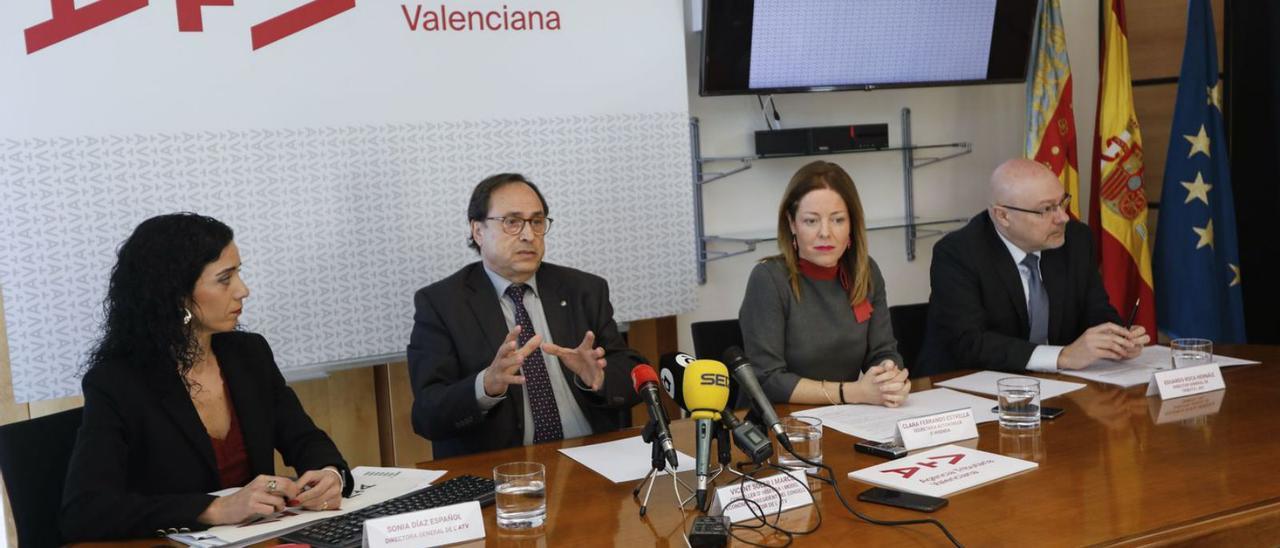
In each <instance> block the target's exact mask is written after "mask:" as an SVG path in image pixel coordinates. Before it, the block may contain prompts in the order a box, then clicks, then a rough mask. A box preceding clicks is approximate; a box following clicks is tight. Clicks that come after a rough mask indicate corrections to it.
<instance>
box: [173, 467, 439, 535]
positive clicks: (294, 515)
mask: <svg viewBox="0 0 1280 548" xmlns="http://www.w3.org/2000/svg"><path fill="white" fill-rule="evenodd" d="M443 475H445V472H444V471H443V470H418V469H415V468H380V467H374V466H357V467H356V468H355V470H352V471H351V476H352V477H353V478H355V484H356V485H355V489H354V490H353V491H352V492H351V496H350V497H347V498H344V499H342V509H341V510H326V511H311V510H303V509H301V508H286V509H284V510H282V511H280V512H277V513H275V514H274V515H271V516H265V517H264V518H263V519H260V520H257V521H254V522H252V523H249V524H247V525H246V524H239V525H219V526H217V527H213V528H210V529H208V530H206V531H200V532H196V533H179V534H175V535H169V538H170V539H173V540H176V541H178V542H181V543H183V544H186V545H188V546H195V547H199V548H205V547H213V546H221V547H226V548H234V547H237V546H248V545H250V544H255V543H258V542H262V541H264V540H268V539H273V538H276V537H278V536H281V535H284V534H287V533H289V532H290V531H294V530H297V529H301V528H302V527H303V526H305V525H307V524H309V523H311V522H313V521H320V520H323V519H329V518H331V517H334V516H340V515H342V514H346V513H348V512H354V511H356V510H359V509H361V508H364V507H366V506H371V505H374V504H377V503H379V502H383V501H386V500H390V499H393V498H396V497H398V496H400V495H403V494H406V493H410V492H413V491H417V490H418V489H422V488H423V487H426V486H428V485H431V482H433V481H435V480H437V479H440V477H441V476H443ZM238 490H240V488H239V487H233V488H231V489H224V490H222V491H214V492H213V493H209V494H210V495H215V496H224V495H229V494H231V493H235V492H236V491H238Z"/></svg>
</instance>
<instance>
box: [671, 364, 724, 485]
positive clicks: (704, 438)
mask: <svg viewBox="0 0 1280 548" xmlns="http://www.w3.org/2000/svg"><path fill="white" fill-rule="evenodd" d="M683 381H684V382H683V383H682V384H683V388H684V403H685V409H688V410H689V416H690V417H692V418H693V420H694V424H695V429H696V431H697V446H698V451H697V464H696V467H695V473H696V474H697V478H698V485H697V489H696V490H695V491H694V495H695V497H696V500H697V502H698V509H700V510H701V509H704V508H706V502H707V477H708V476H709V475H710V473H709V470H708V468H709V466H710V460H711V437H712V432H711V429H712V425H713V424H714V423H715V422H716V421H718V420H720V411H721V410H723V409H724V407H725V405H726V404H728V403H729V370H728V368H726V367H725V366H724V364H723V363H720V362H718V361H715V360H695V361H693V362H690V363H689V365H688V366H687V367H685V370H684V379H683Z"/></svg>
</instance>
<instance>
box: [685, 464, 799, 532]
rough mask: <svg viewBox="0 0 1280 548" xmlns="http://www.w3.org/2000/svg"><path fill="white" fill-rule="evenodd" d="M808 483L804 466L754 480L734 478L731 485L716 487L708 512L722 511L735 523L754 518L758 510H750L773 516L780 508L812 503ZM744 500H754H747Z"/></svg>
mask: <svg viewBox="0 0 1280 548" xmlns="http://www.w3.org/2000/svg"><path fill="white" fill-rule="evenodd" d="M762 483H763V484H764V485H761V484H762ZM766 485H767V486H769V487H766ZM808 486H809V478H807V477H806V476H805V475H804V470H789V471H787V472H785V473H780V474H774V475H772V476H769V477H767V478H761V479H759V480H757V481H752V480H744V481H741V482H739V481H737V480H734V481H733V483H732V484H731V485H726V486H724V487H720V488H718V489H716V498H715V500H714V501H713V503H712V505H711V511H710V512H708V515H712V516H717V515H720V514H724V515H725V516H726V517H728V518H729V522H730V523H738V522H739V521H746V520H749V519H756V517H757V514H756V513H753V510H754V511H755V512H759V513H763V514H764V515H765V516H772V515H773V514H775V513H778V512H779V511H782V512H785V511H787V510H791V509H792V508H799V507H801V506H808V505H810V504H813V495H812V494H811V493H810V492H809V489H808ZM770 487H772V489H771V488H770ZM775 489H776V490H775ZM779 495H781V498H779ZM744 499H745V500H744ZM746 500H750V501H751V502H753V503H755V504H747V503H746ZM726 504H728V506H725V505H726ZM756 505H759V506H756ZM779 509H781V510H779Z"/></svg>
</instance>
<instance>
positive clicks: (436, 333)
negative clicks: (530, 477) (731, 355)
mask: <svg viewBox="0 0 1280 548" xmlns="http://www.w3.org/2000/svg"><path fill="white" fill-rule="evenodd" d="M547 212H548V209H547V202H546V200H545V199H544V198H543V197H542V192H541V191H539V190H538V187H537V186H535V185H534V184H533V183H532V182H530V181H528V180H527V179H525V178H524V176H522V175H520V174H516V173H502V174H498V175H494V176H492V177H489V178H487V179H485V180H483V181H481V182H480V184H479V185H477V186H476V188H475V190H474V191H473V192H472V194H471V203H470V205H469V206H468V208H467V218H468V220H469V222H470V229H471V230H470V237H469V241H468V245H469V246H470V247H471V248H472V249H474V250H476V251H477V252H478V253H479V254H480V261H479V262H475V263H472V264H469V265H467V266H465V267H463V268H462V269H461V270H459V271H458V272H457V273H455V274H453V275H451V276H449V277H448V278H445V279H443V280H441V281H438V282H436V283H434V284H431V285H429V286H427V287H424V288H422V289H420V290H418V292H417V293H416V294H415V295H414V307H415V313H414V325H413V333H412V335H411V336H410V339H409V347H408V357H409V378H410V382H411V384H412V387H413V397H414V401H413V412H412V416H413V429H414V431H415V432H417V433H418V434H419V435H421V436H423V437H425V438H427V439H430V440H431V441H432V451H433V453H434V457H435V458H443V457H449V456H454V455H464V454H470V453H476V452H480V451H488V450H493V449H500V448H504V447H512V446H517V445H530V444H534V443H542V442H547V441H555V440H559V439H563V438H573V437H580V436H587V435H590V434H593V433H599V432H607V431H611V430H616V429H617V428H619V427H620V426H621V425H622V422H621V421H622V417H623V415H624V413H625V412H626V410H627V409H628V408H630V407H631V406H632V405H634V404H635V403H636V402H637V401H638V397H637V396H636V394H635V391H634V390H633V389H632V387H631V381H630V378H629V372H630V371H631V368H632V367H633V366H635V365H636V364H638V363H643V358H642V357H641V356H640V355H639V354H638V353H636V352H635V351H633V350H631V349H629V348H627V347H626V345H625V344H624V343H623V341H622V337H621V335H619V333H618V327H617V324H615V323H614V321H613V306H612V305H611V304H610V303H609V286H608V284H607V283H606V282H605V280H604V279H602V278H600V277H598V276H595V275H592V274H588V273H586V272H582V271H579V270H574V269H572V268H566V267H563V266H557V265H554V264H550V263H544V262H542V258H543V254H544V253H545V249H546V239H545V237H546V234H547V231H548V230H550V228H551V224H552V220H551V218H550V217H548V216H547Z"/></svg>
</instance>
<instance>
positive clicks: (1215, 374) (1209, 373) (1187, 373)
mask: <svg viewBox="0 0 1280 548" xmlns="http://www.w3.org/2000/svg"><path fill="white" fill-rule="evenodd" d="M1226 387H1227V385H1226V383H1224V382H1223V381H1222V370H1221V369H1219V368H1218V364H1216V363H1209V364H1205V365H1197V366H1195V367H1184V368H1181V369H1171V370H1168V371H1159V372H1157V373H1156V374H1154V375H1152V376H1151V382H1150V383H1149V384H1147V395H1148V396H1153V395H1155V394H1157V393H1159V394H1160V399H1162V400H1168V399H1173V398H1181V397H1183V396H1191V395H1194V394H1203V393H1205V392H1213V391H1214V390H1222V389H1224V388H1226Z"/></svg>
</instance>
